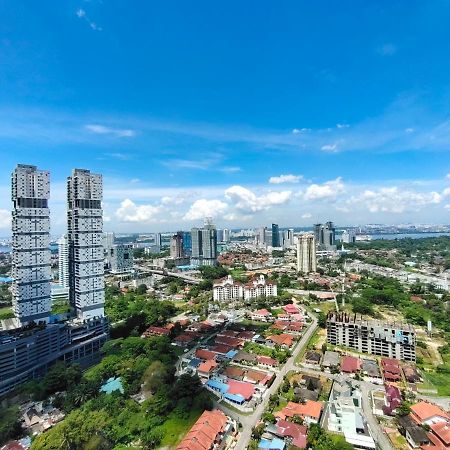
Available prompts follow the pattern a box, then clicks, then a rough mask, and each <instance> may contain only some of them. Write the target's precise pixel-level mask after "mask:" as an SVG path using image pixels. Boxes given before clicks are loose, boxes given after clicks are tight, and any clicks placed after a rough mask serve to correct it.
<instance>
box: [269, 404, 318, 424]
mask: <svg viewBox="0 0 450 450" xmlns="http://www.w3.org/2000/svg"><path fill="white" fill-rule="evenodd" d="M321 411H322V402H315V401H313V400H306V403H304V404H303V403H294V402H289V403H288V404H287V405H286V406H285V407H284V408H283V409H282V410H281V411H279V412H278V413H277V414H275V415H278V417H281V418H283V417H293V416H300V417H313V418H314V419H319V417H320V413H321Z"/></svg>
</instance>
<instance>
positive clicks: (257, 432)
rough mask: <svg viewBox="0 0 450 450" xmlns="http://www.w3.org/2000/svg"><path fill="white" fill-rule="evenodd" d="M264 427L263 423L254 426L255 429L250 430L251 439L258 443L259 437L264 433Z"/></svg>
mask: <svg viewBox="0 0 450 450" xmlns="http://www.w3.org/2000/svg"><path fill="white" fill-rule="evenodd" d="M265 427H266V426H265V425H264V424H263V423H260V424H259V425H256V427H253V428H252V437H253V439H256V440H258V441H259V440H260V439H261V436H262V435H263V433H264V429H265Z"/></svg>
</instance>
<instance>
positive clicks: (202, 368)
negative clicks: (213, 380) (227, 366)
mask: <svg viewBox="0 0 450 450" xmlns="http://www.w3.org/2000/svg"><path fill="white" fill-rule="evenodd" d="M217 366H218V364H217V363H216V362H215V361H214V360H213V359H208V360H207V361H205V362H203V363H201V364H200V365H199V366H198V369H197V370H198V371H199V372H203V373H210V372H211V371H212V370H214V369H215V368H216V367H217Z"/></svg>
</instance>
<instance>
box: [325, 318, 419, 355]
mask: <svg viewBox="0 0 450 450" xmlns="http://www.w3.org/2000/svg"><path fill="white" fill-rule="evenodd" d="M327 342H328V343H329V344H331V345H342V346H345V347H349V348H352V349H354V350H357V351H358V352H361V353H367V354H368V355H378V356H383V357H387V358H396V359H400V360H403V361H415V360H416V334H415V331H414V328H413V327H412V326H411V325H409V324H405V323H395V322H394V323H386V322H381V321H378V320H363V319H362V317H361V316H357V315H356V314H347V313H336V312H330V313H328V316H327Z"/></svg>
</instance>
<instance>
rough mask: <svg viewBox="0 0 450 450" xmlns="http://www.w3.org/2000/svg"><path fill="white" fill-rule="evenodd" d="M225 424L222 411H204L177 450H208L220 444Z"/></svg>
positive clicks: (225, 419)
mask: <svg viewBox="0 0 450 450" xmlns="http://www.w3.org/2000/svg"><path fill="white" fill-rule="evenodd" d="M226 424H227V416H226V415H225V414H224V413H223V412H222V411H219V410H218V409H215V410H213V411H204V412H203V414H202V415H201V416H200V417H199V419H198V420H197V422H195V424H194V425H193V427H192V428H191V429H190V430H189V432H188V434H187V435H186V436H185V437H184V439H183V440H182V441H181V442H180V444H179V445H178V447H177V450H210V449H211V448H213V446H214V444H218V443H220V441H221V438H222V435H223V433H224V431H225V427H226Z"/></svg>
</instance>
